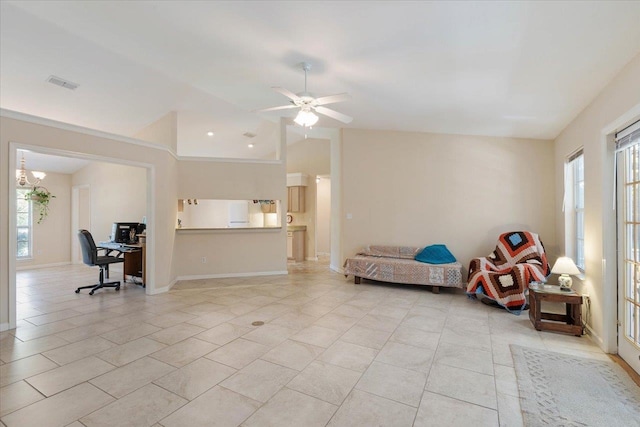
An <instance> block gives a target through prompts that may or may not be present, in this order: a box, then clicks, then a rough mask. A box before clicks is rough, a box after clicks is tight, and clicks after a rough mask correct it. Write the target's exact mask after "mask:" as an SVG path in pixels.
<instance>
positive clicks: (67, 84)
mask: <svg viewBox="0 0 640 427" xmlns="http://www.w3.org/2000/svg"><path fill="white" fill-rule="evenodd" d="M47 81H48V82H49V83H53V84H54V85H57V86H61V87H63V88H65V89H71V90H76V89H77V88H78V86H79V85H78V84H76V83H73V82H70V81H68V80H65V79H61V78H60V77H56V76H49V78H48V79H47Z"/></svg>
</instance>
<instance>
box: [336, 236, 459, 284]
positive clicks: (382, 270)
mask: <svg viewBox="0 0 640 427" xmlns="http://www.w3.org/2000/svg"><path fill="white" fill-rule="evenodd" d="M442 246H443V245H442ZM423 249H424V248H421V247H413V246H377V245H371V246H368V247H367V248H366V249H365V250H364V251H362V252H359V253H357V254H356V256H354V257H352V258H347V260H346V261H345V263H344V275H345V277H346V276H349V275H353V276H354V282H355V283H356V284H358V283H360V279H361V278H365V279H371V280H379V281H382V282H391V283H406V284H411V285H429V286H432V291H433V292H434V293H438V292H440V287H441V286H444V287H453V288H461V287H462V286H463V284H462V264H460V263H459V262H457V261H455V262H450V263H446V264H428V263H424V262H420V261H416V260H415V257H416V255H418V254H420V253H421V251H422V250H423Z"/></svg>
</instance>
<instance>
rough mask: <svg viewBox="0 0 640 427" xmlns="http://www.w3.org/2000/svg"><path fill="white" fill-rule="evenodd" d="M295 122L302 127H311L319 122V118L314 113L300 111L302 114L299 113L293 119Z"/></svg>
mask: <svg viewBox="0 0 640 427" xmlns="http://www.w3.org/2000/svg"><path fill="white" fill-rule="evenodd" d="M293 121H294V122H296V123H297V124H299V125H300V126H303V127H311V126H313V125H315V124H316V123H317V122H318V116H316V115H315V114H313V112H312V111H310V110H300V112H299V113H298V115H297V116H296V118H295V119H293Z"/></svg>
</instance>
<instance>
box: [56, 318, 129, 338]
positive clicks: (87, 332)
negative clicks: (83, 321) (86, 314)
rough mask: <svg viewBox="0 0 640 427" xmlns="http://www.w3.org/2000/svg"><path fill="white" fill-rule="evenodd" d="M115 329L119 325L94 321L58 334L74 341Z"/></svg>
mask: <svg viewBox="0 0 640 427" xmlns="http://www.w3.org/2000/svg"><path fill="white" fill-rule="evenodd" d="M114 329H117V327H116V326H115V325H112V324H110V323H94V324H91V325H84V326H77V327H75V328H73V329H68V330H65V331H63V332H59V333H57V334H56V336H58V337H60V338H62V339H64V340H67V341H69V342H72V343H73V342H78V341H82V340H85V339H87V338H91V337H95V336H98V335H100V334H104V333H106V332H109V331H113V330H114Z"/></svg>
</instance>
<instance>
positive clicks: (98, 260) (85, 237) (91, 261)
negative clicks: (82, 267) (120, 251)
mask: <svg viewBox="0 0 640 427" xmlns="http://www.w3.org/2000/svg"><path fill="white" fill-rule="evenodd" d="M78 238H79V239H80V247H81V248H82V261H83V262H84V263H85V264H86V265H88V266H91V267H100V281H99V282H98V283H97V284H95V285H89V286H80V287H79V288H78V289H76V294H79V293H80V289H89V288H91V292H89V295H93V293H94V292H95V291H97V290H98V289H100V288H116V291H119V290H120V281H113V282H105V281H104V273H105V271H106V272H107V278H108V277H109V265H111V264H116V263H120V262H124V258H119V257H117V256H108V255H104V256H99V255H98V251H100V250H105V249H103V248H98V247H96V243H95V241H94V240H93V236H91V233H89V232H88V231H87V230H79V231H78Z"/></svg>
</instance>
